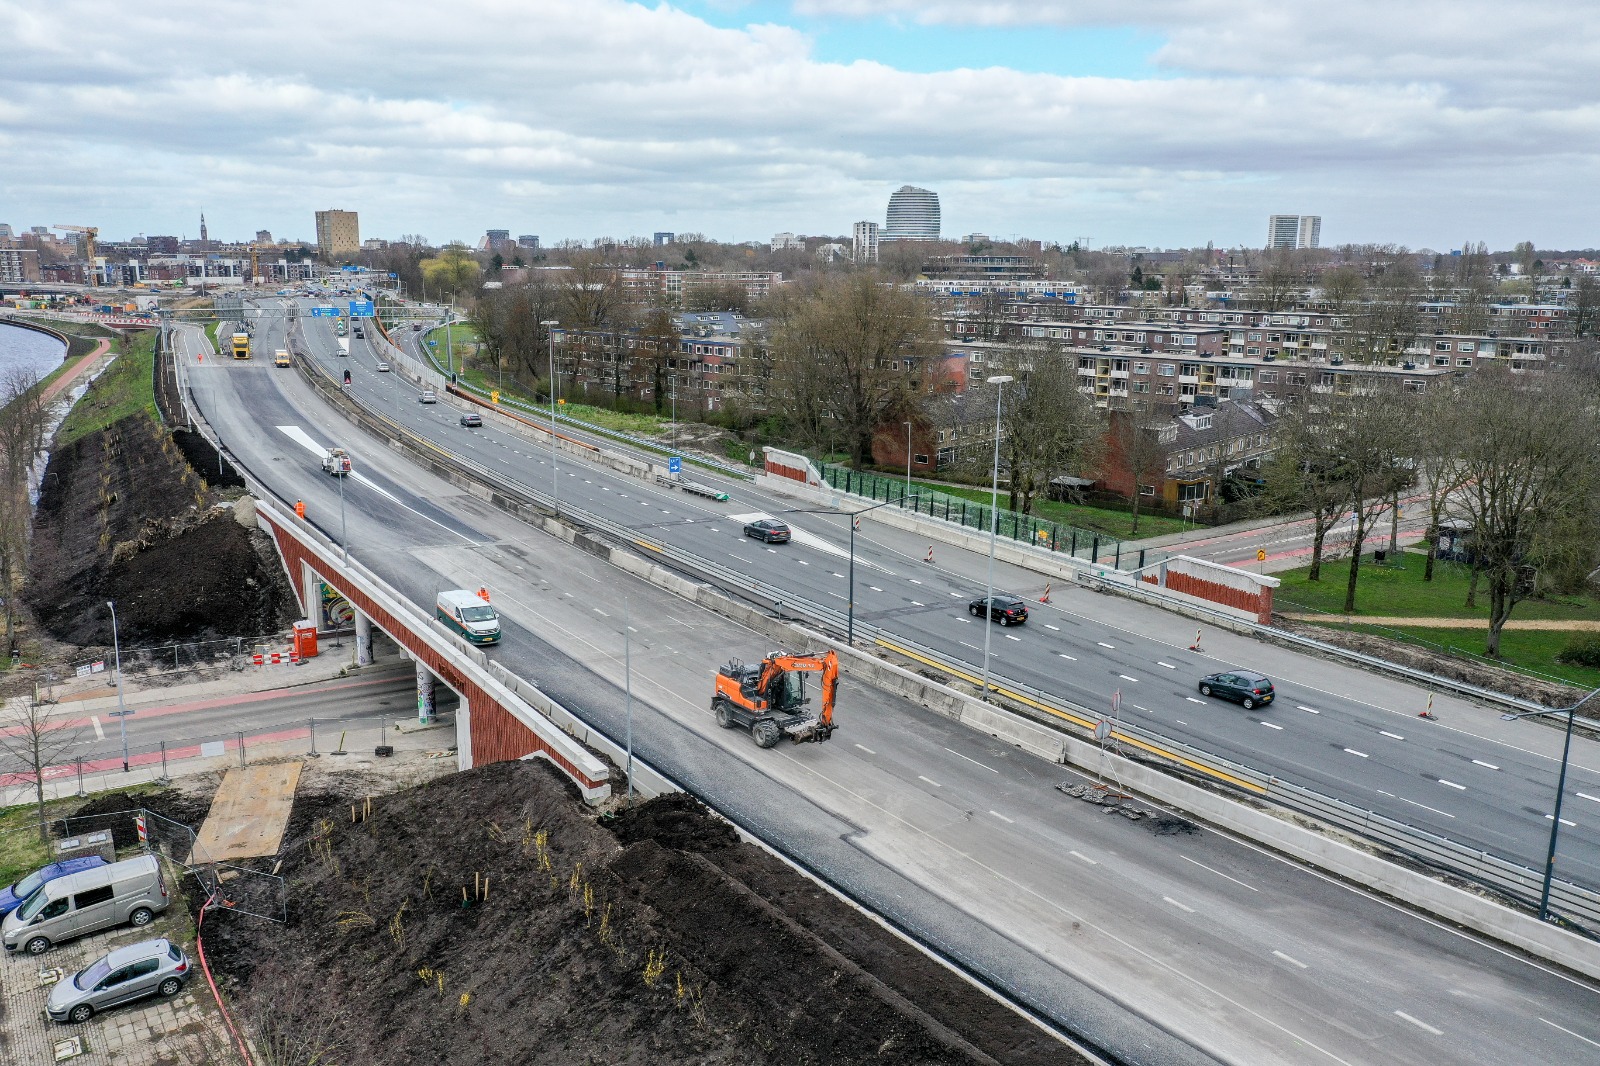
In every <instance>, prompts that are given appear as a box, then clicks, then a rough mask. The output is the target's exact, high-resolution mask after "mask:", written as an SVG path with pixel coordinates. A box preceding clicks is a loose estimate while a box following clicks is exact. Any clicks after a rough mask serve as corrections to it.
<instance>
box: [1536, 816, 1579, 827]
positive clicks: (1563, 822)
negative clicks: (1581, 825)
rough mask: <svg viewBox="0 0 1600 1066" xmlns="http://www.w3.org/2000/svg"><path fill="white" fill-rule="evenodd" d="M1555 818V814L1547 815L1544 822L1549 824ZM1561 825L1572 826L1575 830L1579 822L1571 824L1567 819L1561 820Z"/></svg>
mask: <svg viewBox="0 0 1600 1066" xmlns="http://www.w3.org/2000/svg"><path fill="white" fill-rule="evenodd" d="M1554 817H1555V815H1553V814H1547V815H1545V816H1544V820H1545V821H1547V822H1548V821H1549V820H1550V819H1552V818H1554ZM1561 824H1562V825H1570V826H1573V827H1574V828H1576V827H1577V825H1578V823H1577V822H1569V821H1567V820H1566V819H1565V818H1563V819H1561Z"/></svg>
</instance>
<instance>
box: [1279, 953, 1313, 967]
mask: <svg viewBox="0 0 1600 1066" xmlns="http://www.w3.org/2000/svg"><path fill="white" fill-rule="evenodd" d="M1273 954H1274V955H1276V956H1277V957H1278V958H1280V959H1282V960H1283V961H1284V962H1287V963H1289V964H1290V965H1291V966H1298V967H1300V968H1301V969H1302V970H1308V969H1310V967H1309V966H1307V965H1306V964H1305V963H1303V962H1301V961H1300V960H1299V959H1296V958H1293V957H1292V956H1289V955H1285V954H1284V953H1283V952H1281V951H1274V952H1273Z"/></svg>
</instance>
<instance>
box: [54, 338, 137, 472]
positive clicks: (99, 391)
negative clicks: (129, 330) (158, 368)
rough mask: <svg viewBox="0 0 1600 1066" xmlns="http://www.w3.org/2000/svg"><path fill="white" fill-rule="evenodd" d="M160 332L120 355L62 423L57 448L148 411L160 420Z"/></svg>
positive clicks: (131, 342) (57, 436)
mask: <svg viewBox="0 0 1600 1066" xmlns="http://www.w3.org/2000/svg"><path fill="white" fill-rule="evenodd" d="M155 350H156V332H155V330H148V331H146V332H144V333H141V334H139V335H138V336H136V337H135V338H134V339H133V340H131V341H129V343H128V352H127V354H126V355H119V356H118V357H117V358H116V361H115V362H113V363H112V364H111V367H110V369H109V370H107V371H106V372H105V373H103V374H101V375H100V376H99V377H98V378H97V379H95V383H94V384H93V385H92V386H90V388H89V391H88V392H86V393H84V394H83V398H82V399H80V400H79V401H78V402H77V404H76V405H74V406H73V408H72V410H71V412H70V413H68V415H67V417H66V420H65V421H64V422H62V423H61V429H60V430H59V431H58V432H57V433H56V446H57V447H64V446H65V445H68V444H71V443H72V442H73V441H75V440H77V439H78V438H79V437H82V436H84V435H85V434H88V433H93V432H94V431H95V430H97V429H104V428H106V427H107V426H109V425H111V424H113V423H115V422H120V421H121V420H122V419H124V418H127V417H129V416H130V415H134V414H137V413H138V412H140V411H146V412H148V413H149V415H150V417H151V418H156V417H157V415H156V394H155V386H154V384H153V381H152V375H153V373H154V369H155Z"/></svg>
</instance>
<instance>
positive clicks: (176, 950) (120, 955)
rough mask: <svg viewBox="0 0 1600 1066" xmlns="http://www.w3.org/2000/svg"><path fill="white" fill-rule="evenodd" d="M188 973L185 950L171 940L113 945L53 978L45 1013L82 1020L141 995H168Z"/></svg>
mask: <svg viewBox="0 0 1600 1066" xmlns="http://www.w3.org/2000/svg"><path fill="white" fill-rule="evenodd" d="M188 979H189V956H187V955H185V954H184V953H183V949H182V948H180V947H178V945H176V944H174V943H173V942H172V941H170V940H146V941H144V942H142V943H139V944H133V945H131V946H129V947H125V948H118V949H117V950H115V951H113V952H112V953H111V954H109V955H107V956H106V957H105V958H103V959H101V960H99V961H98V962H94V963H90V964H89V965H88V966H86V967H84V968H83V969H82V970H79V971H78V972H77V973H75V974H69V975H68V976H66V977H63V978H62V979H61V980H59V981H57V982H56V985H55V987H54V988H52V989H51V990H50V998H49V999H48V1000H47V1001H46V1002H45V1008H44V1009H45V1013H46V1014H48V1015H50V1018H51V1020H53V1021H58V1022H86V1021H88V1020H89V1019H90V1018H92V1017H94V1016H95V1015H96V1014H98V1013H99V1012H101V1011H103V1010H105V1009H106V1008H107V1007H115V1006H117V1005H118V1004H121V1003H127V1002H129V1001H131V1000H135V999H143V998H144V997H145V996H166V997H171V996H175V995H177V994H178V993H179V992H182V991H183V986H184V983H185V982H186V981H188Z"/></svg>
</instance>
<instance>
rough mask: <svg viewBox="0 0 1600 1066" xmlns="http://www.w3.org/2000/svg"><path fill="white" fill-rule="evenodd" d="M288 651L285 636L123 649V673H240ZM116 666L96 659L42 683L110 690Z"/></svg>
mask: <svg viewBox="0 0 1600 1066" xmlns="http://www.w3.org/2000/svg"><path fill="white" fill-rule="evenodd" d="M287 648H288V637H287V636H285V635H284V634H271V635H268V636H262V637H228V638H226V639H223V640H201V641H189V642H181V643H180V642H173V643H170V644H150V645H145V646H142V647H124V648H123V649H122V672H123V674H124V675H126V676H128V677H149V676H153V675H157V674H176V673H185V672H188V671H191V670H198V669H201V668H203V667H225V668H231V669H234V670H243V669H245V668H246V667H248V666H252V665H255V656H256V654H257V653H264V654H265V655H268V656H270V655H271V653H272V652H275V651H276V652H279V653H280V654H281V653H282V652H284V651H285V650H286V649H287ZM116 665H117V663H116V657H115V656H112V655H107V654H101V655H96V656H94V657H92V658H88V659H79V660H77V661H75V662H70V663H66V664H64V665H62V666H56V667H51V668H49V669H47V670H45V671H44V672H43V674H42V676H41V682H42V683H43V684H44V685H46V686H49V687H56V686H62V687H65V686H70V685H81V684H88V683H92V682H93V681H94V680H95V679H96V678H100V679H101V680H103V681H104V682H105V684H106V685H107V687H110V686H112V685H114V684H115V677H116Z"/></svg>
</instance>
